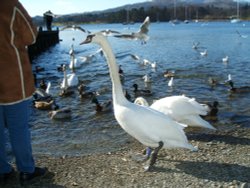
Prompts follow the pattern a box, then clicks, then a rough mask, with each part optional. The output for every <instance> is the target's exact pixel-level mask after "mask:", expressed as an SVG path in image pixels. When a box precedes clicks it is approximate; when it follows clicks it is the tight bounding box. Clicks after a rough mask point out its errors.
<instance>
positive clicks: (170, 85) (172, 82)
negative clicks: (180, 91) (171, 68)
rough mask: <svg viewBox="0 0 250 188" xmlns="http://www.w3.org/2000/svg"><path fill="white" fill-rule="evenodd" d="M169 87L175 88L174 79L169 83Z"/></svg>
mask: <svg viewBox="0 0 250 188" xmlns="http://www.w3.org/2000/svg"><path fill="white" fill-rule="evenodd" d="M168 86H169V87H173V86H174V77H171V78H170V80H169V82H168Z"/></svg>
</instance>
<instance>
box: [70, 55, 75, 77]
mask: <svg viewBox="0 0 250 188" xmlns="http://www.w3.org/2000/svg"><path fill="white" fill-rule="evenodd" d="M70 60H71V61H70V63H71V67H72V72H73V73H74V72H75V55H74V54H72V55H70Z"/></svg>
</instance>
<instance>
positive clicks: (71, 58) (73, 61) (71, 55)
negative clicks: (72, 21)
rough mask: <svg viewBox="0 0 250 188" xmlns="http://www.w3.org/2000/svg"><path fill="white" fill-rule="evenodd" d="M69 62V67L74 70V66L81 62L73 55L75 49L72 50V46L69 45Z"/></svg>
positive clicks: (79, 64) (80, 64) (77, 66)
mask: <svg viewBox="0 0 250 188" xmlns="http://www.w3.org/2000/svg"><path fill="white" fill-rule="evenodd" d="M69 55H70V63H69V68H70V69H71V70H73V71H74V69H76V68H80V67H81V66H82V65H83V63H82V62H80V61H78V59H77V58H76V57H75V51H74V46H73V45H71V48H70V51H69Z"/></svg>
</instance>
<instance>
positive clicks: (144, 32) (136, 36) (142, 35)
mask: <svg viewBox="0 0 250 188" xmlns="http://www.w3.org/2000/svg"><path fill="white" fill-rule="evenodd" d="M149 24H150V18H149V16H147V17H146V18H145V20H144V22H143V23H142V24H141V26H140V29H139V31H137V32H135V33H134V32H133V33H131V34H121V35H114V37H118V38H125V39H130V40H141V41H142V44H146V41H147V40H148V39H149V36H148V31H149V29H148V26H149Z"/></svg>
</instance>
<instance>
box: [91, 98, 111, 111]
mask: <svg viewBox="0 0 250 188" xmlns="http://www.w3.org/2000/svg"><path fill="white" fill-rule="evenodd" d="M91 102H92V103H95V105H96V107H95V110H96V112H107V111H110V110H111V109H112V101H111V100H108V101H104V102H102V103H100V102H99V101H98V99H97V98H96V96H93V98H92V100H91Z"/></svg>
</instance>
